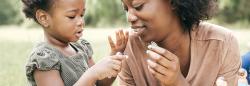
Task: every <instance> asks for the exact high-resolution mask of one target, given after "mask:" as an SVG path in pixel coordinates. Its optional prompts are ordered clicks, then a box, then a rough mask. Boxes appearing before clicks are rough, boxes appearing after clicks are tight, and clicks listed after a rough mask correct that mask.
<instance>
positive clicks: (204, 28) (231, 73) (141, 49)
mask: <svg viewBox="0 0 250 86" xmlns="http://www.w3.org/2000/svg"><path fill="white" fill-rule="evenodd" d="M145 49H146V48H145V46H143V42H142V41H140V40H139V38H138V37H132V36H130V38H129V41H128V44H127V47H126V49H125V54H127V55H128V56H129V58H128V59H127V60H125V61H124V63H123V65H122V71H121V73H120V74H119V84H120V85H121V86H158V85H159V82H158V81H157V80H156V79H155V78H154V77H153V76H152V75H151V74H150V72H149V70H148V68H147V63H146V58H145ZM240 67H241V61H240V54H239V48H238V43H237V40H236V38H235V37H234V36H233V34H232V32H230V31H228V30H227V29H225V28H223V27H220V26H217V25H214V24H210V23H206V22H202V23H200V25H199V26H198V27H197V28H196V29H194V30H193V31H192V32H191V62H190V68H189V72H188V75H187V77H186V80H187V81H188V82H189V83H190V84H191V86H215V81H216V79H217V78H218V77H220V76H222V77H224V78H225V80H226V81H227V83H228V86H237V80H238V77H237V72H238V70H239V68H240Z"/></svg>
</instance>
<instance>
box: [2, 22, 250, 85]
mask: <svg viewBox="0 0 250 86" xmlns="http://www.w3.org/2000/svg"><path fill="white" fill-rule="evenodd" d="M113 31H114V29H98V28H97V29H96V28H95V29H90V28H87V29H85V31H84V36H83V38H85V39H87V40H88V41H89V42H90V43H91V44H92V47H93V49H94V56H93V58H94V60H95V61H98V60H99V59H100V58H102V57H103V56H106V55H108V54H109V46H108V41H107V36H108V34H110V33H112V32H113ZM233 32H234V33H235V35H236V37H237V38H238V39H239V45H240V50H241V54H244V53H245V52H247V50H248V48H247V46H246V44H247V42H249V41H250V38H249V37H250V30H247V29H237V30H233ZM42 34H43V33H42V30H41V29H25V28H22V27H16V26H1V27H0V69H1V70H0V86H25V85H27V81H26V77H25V70H24V66H25V63H26V59H27V57H28V55H29V52H30V51H31V49H32V47H33V45H34V44H36V43H37V42H38V41H39V40H42V39H43V35H42ZM114 85H115V86H117V82H116V83H115V84H114Z"/></svg>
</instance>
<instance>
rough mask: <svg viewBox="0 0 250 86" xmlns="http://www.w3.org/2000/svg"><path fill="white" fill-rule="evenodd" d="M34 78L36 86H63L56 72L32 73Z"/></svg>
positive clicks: (37, 71) (36, 71)
mask: <svg viewBox="0 0 250 86" xmlns="http://www.w3.org/2000/svg"><path fill="white" fill-rule="evenodd" d="M34 78H35V81H36V84H37V86H64V83H63V80H62V78H61V76H60V73H59V71H58V70H50V71H39V70H35V71H34Z"/></svg>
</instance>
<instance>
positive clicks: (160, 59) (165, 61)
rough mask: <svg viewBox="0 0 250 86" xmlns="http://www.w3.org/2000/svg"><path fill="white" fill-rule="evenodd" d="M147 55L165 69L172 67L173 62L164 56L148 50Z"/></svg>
mask: <svg viewBox="0 0 250 86" xmlns="http://www.w3.org/2000/svg"><path fill="white" fill-rule="evenodd" d="M146 53H147V54H148V56H149V57H150V59H151V60H153V61H154V62H156V63H159V64H160V65H161V66H163V67H165V68H169V67H171V65H173V64H172V62H171V61H170V60H168V59H166V58H164V57H163V56H161V55H159V54H157V53H155V52H153V51H151V50H147V51H146Z"/></svg>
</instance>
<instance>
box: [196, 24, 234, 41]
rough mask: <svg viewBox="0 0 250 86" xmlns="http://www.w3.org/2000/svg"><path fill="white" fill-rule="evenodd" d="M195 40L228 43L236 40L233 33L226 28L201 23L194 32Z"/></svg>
mask: <svg viewBox="0 0 250 86" xmlns="http://www.w3.org/2000/svg"><path fill="white" fill-rule="evenodd" d="M193 38H194V39H197V40H218V41H227V40H228V39H231V38H234V35H233V32H232V31H231V30H229V29H227V28H225V27H222V26H219V25H216V24H212V23H208V22H201V23H200V24H199V26H198V27H197V28H196V29H194V30H193Z"/></svg>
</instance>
